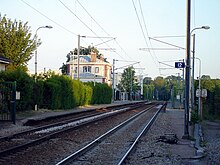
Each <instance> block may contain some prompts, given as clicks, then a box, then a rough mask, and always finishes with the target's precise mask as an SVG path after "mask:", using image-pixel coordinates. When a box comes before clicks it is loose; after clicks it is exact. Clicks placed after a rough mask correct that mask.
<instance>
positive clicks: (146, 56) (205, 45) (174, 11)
mask: <svg viewBox="0 0 220 165" xmlns="http://www.w3.org/2000/svg"><path fill="white" fill-rule="evenodd" d="M0 2H1V5H0V13H1V15H5V14H6V16H7V17H8V18H11V19H16V20H21V21H23V22H28V25H29V26H30V27H31V31H32V32H33V34H34V33H35V32H36V29H37V28H38V27H40V26H44V25H51V26H53V29H40V30H39V31H38V36H39V38H40V39H41V40H42V45H41V46H40V47H39V48H38V70H43V68H44V67H45V68H46V69H52V70H57V69H58V68H59V67H60V66H61V65H62V63H63V62H65V61H66V54H67V53H68V52H69V51H70V50H72V49H74V48H75V47H77V35H78V34H80V35H86V36H99V37H109V36H111V37H116V41H117V42H115V41H111V42H108V43H107V45H106V44H102V45H99V46H98V48H115V49H116V53H115V52H112V51H104V50H100V52H101V53H103V54H104V55H105V57H106V58H107V60H108V61H109V62H111V63H112V60H113V59H118V60H122V61H125V60H126V61H140V65H135V66H134V67H135V68H145V69H144V70H143V69H137V70H136V72H137V73H140V72H143V74H148V76H150V77H153V78H154V77H156V76H164V77H166V76H169V75H177V73H181V72H180V71H179V70H177V69H165V68H167V66H166V65H163V64H162V63H159V62H163V63H165V64H168V65H172V66H174V62H175V61H178V60H181V59H185V50H172V51H171V50H170V51H150V52H149V51H141V50H139V48H146V47H153V48H173V47H170V46H168V45H164V44H162V43H159V42H156V41H154V40H150V41H151V42H149V39H148V37H156V36H179V35H181V36H185V33H186V0H140V2H141V6H142V11H143V16H144V18H145V24H146V28H147V32H146V30H145V26H144V23H143V19H142V15H141V10H140V5H139V3H138V2H139V0H133V1H132V0H108V1H107V0H92V1H91V0H78V1H77V0H60V1H59V0H53V1H52V0H44V1H43V0H41V1H39V0H7V1H6V0H0ZM25 2H26V3H28V4H29V5H30V6H32V7H33V8H34V9H33V8H31V7H30V6H28V5H27V4H26V3H25ZM61 2H62V3H63V4H65V5H66V6H68V8H69V10H71V12H70V11H69V10H68V9H67V8H65V7H64V5H63V4H62V3H61ZM79 2H80V3H79ZM133 2H134V4H135V7H136V10H137V12H138V15H139V18H140V21H141V24H142V26H143V30H144V33H145V37H146V40H147V45H146V42H145V39H144V37H143V33H142V31H141V28H140V25H139V22H138V19H137V15H136V12H135V9H134V6H133ZM80 4H81V5H83V6H84V8H85V9H86V10H87V11H88V12H89V13H90V14H91V16H92V18H93V19H95V20H96V21H97V22H98V23H99V25H101V27H102V28H103V29H104V30H105V31H103V30H102V29H101V28H100V27H99V26H98V25H97V24H96V22H95V21H94V20H93V19H92V18H91V17H90V16H89V15H88V14H87V13H86V11H85V10H84V9H83V8H82V7H81V5H80ZM191 5H192V9H191V11H192V12H191V29H193V28H195V27H200V26H203V25H208V26H210V27H211V28H210V29H209V30H197V31H195V33H196V57H199V58H200V59H201V60H202V74H205V75H210V76H211V77H212V78H220V71H219V70H220V67H219V62H220V57H219V55H220V47H219V46H218V44H219V43H220V41H219V40H220V38H219V37H220V21H219V19H218V18H219V16H220V10H219V9H220V1H219V0H192V4H191ZM36 10H37V11H38V12H37V11H36ZM39 12H40V13H41V14H40V13H39ZM42 14H43V15H44V16H43V15H42ZM74 14H75V15H76V16H77V17H79V18H80V19H81V20H82V21H83V22H84V23H85V24H86V25H84V24H83V23H82V22H80V21H79V20H78V19H77V18H76V16H75V15H74ZM86 26H88V27H89V28H90V29H89V28H88V27H86ZM106 32H107V33H106ZM157 39H159V40H162V41H165V42H169V43H171V44H175V45H178V46H180V47H185V44H186V38H185V37H175V38H157ZM107 40H109V39H102V40H101V39H97V38H82V39H81V46H84V47H87V46H88V45H91V44H93V45H96V44H99V43H101V42H103V41H107ZM166 61H170V62H166ZM130 63H132V62H130ZM127 64H129V62H119V61H118V62H116V68H117V67H120V66H124V65H127ZM160 68H161V69H160ZM197 68H198V62H196V70H195V77H197V76H198V69H197ZM29 69H30V71H32V72H33V71H34V58H33V59H32V60H31V61H30V62H29Z"/></svg>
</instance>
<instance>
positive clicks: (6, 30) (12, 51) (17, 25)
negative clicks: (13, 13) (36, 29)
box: [0, 15, 37, 70]
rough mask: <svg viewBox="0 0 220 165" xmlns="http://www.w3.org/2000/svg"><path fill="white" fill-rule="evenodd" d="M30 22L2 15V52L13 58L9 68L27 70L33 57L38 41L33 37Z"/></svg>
mask: <svg viewBox="0 0 220 165" xmlns="http://www.w3.org/2000/svg"><path fill="white" fill-rule="evenodd" d="M27 24H28V23H27V22H26V23H22V22H21V21H17V20H14V21H12V20H11V19H8V18H6V16H3V17H2V16H1V15H0V43H1V44H0V54H2V55H4V56H5V57H7V58H9V59H10V60H12V63H11V64H10V65H9V66H8V69H9V70H15V69H16V68H21V69H22V70H27V62H28V61H29V60H30V59H31V58H32V52H33V51H34V50H35V49H36V46H37V44H36V43H37V41H36V39H35V38H33V39H31V33H30V27H29V26H28V25H27Z"/></svg>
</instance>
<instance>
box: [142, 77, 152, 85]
mask: <svg viewBox="0 0 220 165" xmlns="http://www.w3.org/2000/svg"><path fill="white" fill-rule="evenodd" d="M143 83H144V84H147V85H149V84H152V83H153V80H152V78H151V77H145V78H144V80H143Z"/></svg>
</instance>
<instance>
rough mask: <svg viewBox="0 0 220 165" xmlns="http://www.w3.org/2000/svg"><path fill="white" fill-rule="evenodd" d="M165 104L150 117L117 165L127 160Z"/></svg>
mask: <svg viewBox="0 0 220 165" xmlns="http://www.w3.org/2000/svg"><path fill="white" fill-rule="evenodd" d="M164 106H165V105H163V106H162V107H160V108H159V110H158V111H157V112H156V113H155V114H154V116H153V117H152V118H151V119H150V121H149V122H148V123H147V124H146V125H145V127H144V128H143V130H142V131H141V132H140V134H139V135H138V136H137V138H136V139H135V140H134V142H133V143H132V145H131V147H130V148H129V149H128V150H127V152H126V153H125V154H124V156H123V157H122V158H121V160H120V161H119V163H118V164H117V165H121V164H123V163H124V162H125V160H126V159H127V157H128V156H129V154H130V153H131V152H132V150H133V149H134V148H135V146H136V144H137V143H138V141H139V140H140V138H141V137H142V136H143V135H144V134H145V133H146V132H147V131H148V130H149V129H150V127H151V125H152V124H153V123H154V121H155V120H156V118H157V116H158V114H159V113H160V111H161V110H162V109H163V108H164Z"/></svg>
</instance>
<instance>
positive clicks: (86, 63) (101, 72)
mask: <svg viewBox="0 0 220 165" xmlns="http://www.w3.org/2000/svg"><path fill="white" fill-rule="evenodd" d="M77 67H78V57H77V55H72V56H71V57H70V61H69V62H67V74H68V75H69V76H71V77H72V78H73V79H77ZM111 68H112V65H111V64H110V63H108V62H105V60H104V57H103V56H101V57H100V59H99V58H97V55H96V53H93V52H91V54H90V55H80V57H79V79H80V81H82V82H89V81H92V82H99V83H107V84H108V85H109V86H110V85H111Z"/></svg>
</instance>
